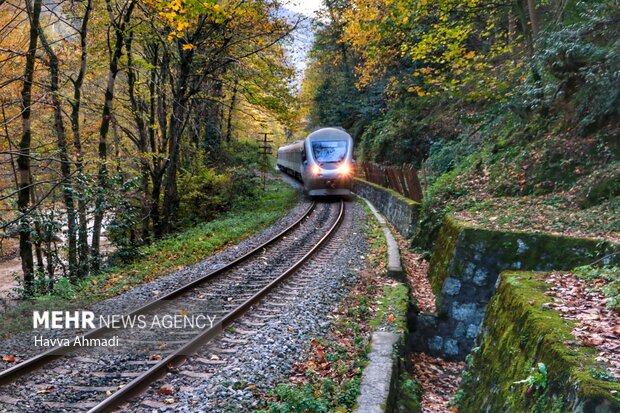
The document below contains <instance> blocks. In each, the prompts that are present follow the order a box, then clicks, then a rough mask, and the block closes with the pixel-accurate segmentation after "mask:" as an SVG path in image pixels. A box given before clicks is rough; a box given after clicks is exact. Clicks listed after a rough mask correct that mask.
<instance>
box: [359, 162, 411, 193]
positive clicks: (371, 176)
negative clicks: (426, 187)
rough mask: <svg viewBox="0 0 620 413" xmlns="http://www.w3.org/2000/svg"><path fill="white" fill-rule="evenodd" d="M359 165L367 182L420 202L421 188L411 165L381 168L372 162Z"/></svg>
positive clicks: (381, 166)
mask: <svg viewBox="0 0 620 413" xmlns="http://www.w3.org/2000/svg"><path fill="white" fill-rule="evenodd" d="M359 165H360V171H361V172H363V175H364V178H365V179H366V180H367V181H369V182H372V183H373V184H377V185H381V186H384V187H386V188H390V189H393V190H395V191H396V192H398V193H399V194H401V195H403V196H406V197H407V198H410V199H413V200H414V201H418V202H420V201H421V200H422V186H421V185H420V180H419V179H418V171H417V169H416V168H415V167H414V166H413V165H411V164H404V165H401V166H393V165H392V166H383V165H379V164H376V163H372V162H360V163H359Z"/></svg>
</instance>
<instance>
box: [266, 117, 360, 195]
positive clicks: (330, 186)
mask: <svg viewBox="0 0 620 413" xmlns="http://www.w3.org/2000/svg"><path fill="white" fill-rule="evenodd" d="M354 164H355V160H354V159H353V138H351V135H349V134H348V133H346V132H345V131H344V130H342V129H339V128H322V129H319V130H316V131H314V132H312V133H311V134H310V135H308V137H307V138H306V139H304V140H302V141H297V142H294V143H291V144H289V145H286V146H283V147H281V148H280V149H278V168H279V169H280V170H281V171H283V172H285V173H287V174H289V175H291V176H293V177H295V178H297V179H299V180H300V181H301V182H302V183H303V185H304V190H305V192H306V193H307V194H308V195H310V196H327V195H349V194H350V193H351V183H352V179H353V167H354Z"/></svg>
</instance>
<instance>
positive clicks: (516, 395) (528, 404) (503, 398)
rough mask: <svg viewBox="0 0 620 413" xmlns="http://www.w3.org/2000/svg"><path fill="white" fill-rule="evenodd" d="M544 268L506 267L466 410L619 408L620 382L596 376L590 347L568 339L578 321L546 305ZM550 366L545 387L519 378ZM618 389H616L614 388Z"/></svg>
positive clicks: (470, 374)
mask: <svg viewBox="0 0 620 413" xmlns="http://www.w3.org/2000/svg"><path fill="white" fill-rule="evenodd" d="M543 279H544V276H543V275H542V274H541V273H532V272H529V273H528V272H504V273H502V282H501V283H500V286H499V288H498V290H497V293H496V295H495V296H494V298H493V299H492V300H491V302H490V304H489V306H488V310H487V315H486V319H485V322H484V325H483V336H482V340H481V343H480V347H479V348H478V349H477V350H476V351H474V353H473V357H472V359H471V360H472V362H471V365H470V366H469V367H468V370H467V374H465V376H464V379H463V384H462V389H463V394H464V397H463V398H462V399H461V400H460V406H459V411H460V412H462V413H468V412H472V413H473V412H479V411H480V408H481V406H484V408H485V409H491V411H502V412H519V413H521V412H528V413H529V412H565V411H575V410H578V406H579V408H580V409H583V410H579V411H595V406H599V407H600V406H606V407H604V408H603V407H600V408H601V409H602V410H596V411H597V412H598V411H600V412H613V411H620V396H619V394H620V384H618V383H611V382H607V381H603V380H598V379H595V378H593V377H592V374H591V371H592V369H595V368H597V367H599V366H598V364H597V363H596V361H595V360H594V356H595V351H594V350H593V349H591V348H586V347H581V346H576V345H570V344H567V343H570V342H573V341H574V338H573V337H572V335H571V334H570V332H571V330H572V329H573V327H574V323H573V322H571V321H567V320H565V319H563V318H562V317H561V316H560V314H559V313H558V312H556V311H553V310H549V309H546V308H545V306H543V304H544V303H547V302H549V301H550V299H549V297H547V296H546V295H545V294H544V293H545V291H546V290H547V288H548V284H546V283H545V282H544V281H543ZM538 363H543V364H544V365H545V367H546V371H547V373H546V374H547V377H546V381H547V382H546V385H545V390H544V391H536V389H532V388H530V387H531V386H530V385H528V384H523V383H515V382H519V381H523V380H526V379H527V378H529V377H531V376H532V374H533V370H532V369H533V368H534V369H535V368H536V366H537V365H538ZM613 391H615V392H616V393H615V394H612V392H613Z"/></svg>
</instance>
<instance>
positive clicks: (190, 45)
mask: <svg viewBox="0 0 620 413" xmlns="http://www.w3.org/2000/svg"><path fill="white" fill-rule="evenodd" d="M195 47H196V46H194V45H193V44H191V43H186V44H184V45H183V50H194V48H195Z"/></svg>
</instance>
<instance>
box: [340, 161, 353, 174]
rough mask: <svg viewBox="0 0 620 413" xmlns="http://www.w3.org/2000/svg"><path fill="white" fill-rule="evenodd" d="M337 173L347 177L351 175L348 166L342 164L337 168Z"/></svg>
mask: <svg viewBox="0 0 620 413" xmlns="http://www.w3.org/2000/svg"><path fill="white" fill-rule="evenodd" d="M338 172H339V173H340V175H349V174H350V173H351V167H350V166H349V165H348V164H346V163H343V164H342V165H340V166H339V167H338Z"/></svg>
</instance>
